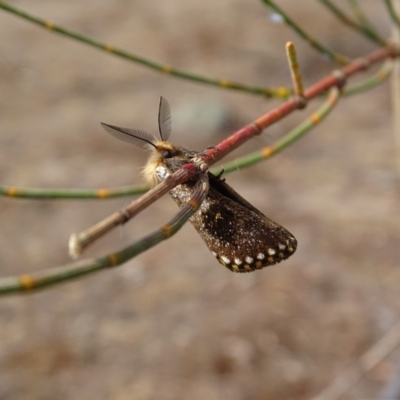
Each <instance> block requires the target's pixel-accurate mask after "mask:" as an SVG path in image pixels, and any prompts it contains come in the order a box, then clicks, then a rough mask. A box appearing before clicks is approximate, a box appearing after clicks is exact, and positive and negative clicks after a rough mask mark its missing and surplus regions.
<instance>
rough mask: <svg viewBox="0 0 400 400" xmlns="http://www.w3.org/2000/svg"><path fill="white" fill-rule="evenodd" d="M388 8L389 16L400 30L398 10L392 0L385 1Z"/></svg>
mask: <svg viewBox="0 0 400 400" xmlns="http://www.w3.org/2000/svg"><path fill="white" fill-rule="evenodd" d="M384 2H385V5H386V8H387V9H388V11H389V15H390V16H391V18H392V20H393V21H394V22H395V24H396V25H397V27H398V28H400V17H399V16H398V14H397V13H396V10H395V9H394V6H393V3H392V0H384Z"/></svg>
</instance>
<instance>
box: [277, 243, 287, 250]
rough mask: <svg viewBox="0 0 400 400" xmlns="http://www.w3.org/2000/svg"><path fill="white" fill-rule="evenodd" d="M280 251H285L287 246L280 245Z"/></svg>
mask: <svg viewBox="0 0 400 400" xmlns="http://www.w3.org/2000/svg"><path fill="white" fill-rule="evenodd" d="M278 246H279V250H285V249H286V245H284V244H281V243H279V245H278Z"/></svg>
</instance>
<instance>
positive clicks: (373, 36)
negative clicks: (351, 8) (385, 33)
mask: <svg viewBox="0 0 400 400" xmlns="http://www.w3.org/2000/svg"><path fill="white" fill-rule="evenodd" d="M319 1H320V3H321V4H323V5H324V6H325V7H327V8H328V9H329V10H330V11H331V12H332V13H333V14H335V15H336V17H338V18H339V19H340V21H342V22H343V23H344V24H346V25H347V26H349V27H350V28H352V29H353V30H355V31H356V32H358V33H361V34H362V35H364V36H366V37H367V38H368V39H370V40H372V41H373V42H375V43H377V44H379V45H380V46H387V45H388V42H387V40H385V39H384V38H382V37H381V36H380V35H378V33H377V32H376V31H375V30H373V29H371V27H370V26H366V25H360V24H358V23H357V22H355V21H353V20H352V19H351V18H350V17H349V16H347V15H346V14H345V13H344V12H343V11H342V10H340V8H339V7H337V6H336V5H335V4H333V3H332V2H331V1H330V0H319Z"/></svg>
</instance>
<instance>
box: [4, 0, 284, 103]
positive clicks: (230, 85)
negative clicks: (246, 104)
mask: <svg viewBox="0 0 400 400" xmlns="http://www.w3.org/2000/svg"><path fill="white" fill-rule="evenodd" d="M0 9H3V10H5V11H8V12H10V13H12V14H13V15H16V16H18V17H20V18H23V19H25V20H27V21H29V22H32V23H34V24H36V25H39V26H41V27H43V28H46V29H48V30H51V31H53V32H57V33H59V34H60V35H63V36H65V37H68V38H70V39H73V40H77V41H79V42H82V43H85V44H87V45H89V46H91V47H94V48H96V49H99V50H102V51H105V52H107V53H110V54H113V55H115V56H118V57H121V58H123V59H125V60H129V61H132V62H135V63H137V64H140V65H143V66H145V67H147V68H150V69H153V70H155V71H157V72H161V73H165V74H169V75H172V76H175V77H177V78H181V79H185V80H189V81H192V82H197V83H202V84H206V85H212V86H218V87H221V88H224V89H230V90H236V91H241V92H247V93H252V94H256V95H262V96H266V97H278V98H282V99H286V98H288V97H289V96H290V94H291V91H290V90H289V89H287V88H284V87H278V88H266V87H260V86H248V85H245V84H243V83H239V82H233V81H229V80H226V79H217V78H209V77H206V76H202V75H198V74H194V73H192V72H189V71H184V70H181V69H177V68H173V67H172V66H171V65H168V64H161V63H158V62H155V61H152V60H150V59H148V58H144V57H140V56H138V55H135V54H133V53H130V52H127V51H125V50H122V49H118V48H116V47H114V46H113V45H110V44H106V43H102V42H99V41H98V40H95V39H93V38H90V37H88V36H85V35H83V34H81V33H78V32H74V31H72V30H70V29H66V28H63V27H61V26H59V25H56V24H54V23H53V22H51V21H46V20H43V19H41V18H38V17H36V16H34V15H31V14H29V13H27V12H25V11H23V10H20V9H18V8H16V7H14V6H12V5H10V4H7V3H4V2H3V1H0Z"/></svg>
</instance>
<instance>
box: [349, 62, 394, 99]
mask: <svg viewBox="0 0 400 400" xmlns="http://www.w3.org/2000/svg"><path fill="white" fill-rule="evenodd" d="M392 71H393V60H387V61H386V62H385V63H384V64H383V65H382V67H381V68H379V70H378V71H377V72H376V73H375V74H373V75H372V76H371V77H369V78H368V79H365V80H363V81H361V82H359V83H356V84H353V85H351V86H350V85H349V86H348V87H345V89H344V90H343V93H342V94H343V96H352V95H354V94H357V93H361V92H365V91H366V90H371V89H373V88H374V87H376V86H378V85H380V84H381V83H382V82H383V81H384V80H385V79H387V78H389V76H390V75H391V72H392Z"/></svg>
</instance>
